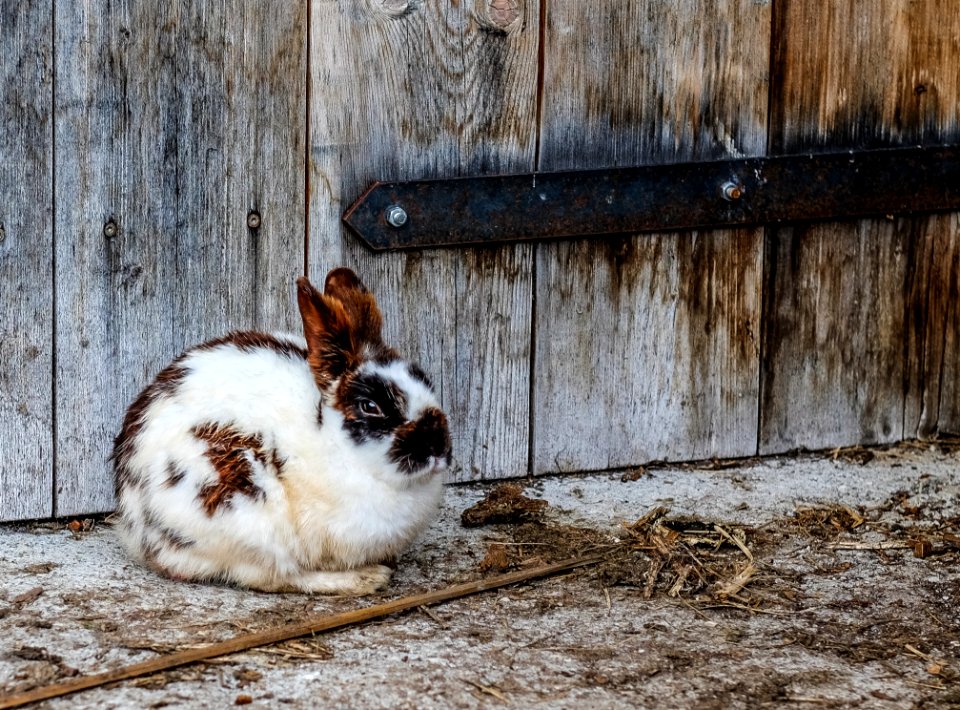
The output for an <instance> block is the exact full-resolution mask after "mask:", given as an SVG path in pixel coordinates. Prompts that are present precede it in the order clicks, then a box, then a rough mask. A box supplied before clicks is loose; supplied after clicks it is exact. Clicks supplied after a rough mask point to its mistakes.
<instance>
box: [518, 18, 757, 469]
mask: <svg viewBox="0 0 960 710" xmlns="http://www.w3.org/2000/svg"><path fill="white" fill-rule="evenodd" d="M547 20H548V21H547V27H546V45H545V76H544V98H543V110H542V117H543V124H542V138H541V161H540V165H539V166H538V167H539V168H540V169H541V170H554V169H567V168H591V167H604V166H620V165H631V164H643V163H654V162H666V161H671V160H702V159H710V158H719V157H725V156H750V155H759V154H762V153H763V152H764V148H765V145H766V121H767V113H766V98H767V97H766V92H767V90H766V77H767V64H768V58H769V57H768V45H767V41H766V39H767V38H768V37H769V28H770V7H769V5H768V4H766V3H753V2H745V1H744V2H733V3H728V2H717V1H714V0H681V1H680V2H671V3H657V2H653V1H652V0H645V1H642V2H635V3H628V4H625V3H619V2H614V1H613V0H604V1H603V2H591V3H551V4H550V5H549V8H548V15H547ZM663 199H664V200H669V199H670V195H664V196H663ZM762 246H763V241H762V232H761V230H736V231H729V230H728V231H718V232H713V233H709V234H707V233H704V234H669V235H648V236H642V237H634V238H631V239H626V240H621V241H619V242H615V243H607V244H601V243H591V242H571V243H565V244H557V245H541V246H539V247H538V256H537V307H536V319H535V322H536V338H535V339H536V354H535V364H534V368H533V371H534V376H535V385H534V401H533V407H534V411H535V412H536V417H535V424H534V439H535V444H534V457H533V458H534V461H533V470H534V472H535V473H547V472H551V471H568V470H583V469H602V468H609V467H616V466H624V465H630V464H637V463H641V462H644V461H648V460H651V459H691V458H702V457H708V456H737V455H748V454H752V453H754V452H755V451H756V444H757V442H756V435H757V384H758V360H759V341H758V338H757V333H758V332H759V324H758V318H759V312H760V274H761V269H760V267H761V260H762Z"/></svg>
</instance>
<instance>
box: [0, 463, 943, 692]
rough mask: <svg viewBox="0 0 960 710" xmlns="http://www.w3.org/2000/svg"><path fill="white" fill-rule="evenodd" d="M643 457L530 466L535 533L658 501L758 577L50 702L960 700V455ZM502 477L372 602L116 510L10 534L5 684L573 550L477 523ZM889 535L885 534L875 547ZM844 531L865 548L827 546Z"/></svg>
mask: <svg viewBox="0 0 960 710" xmlns="http://www.w3.org/2000/svg"><path fill="white" fill-rule="evenodd" d="M868 459H869V460H868ZM639 473H641V474H642V475H640V476H639V477H638V478H637V480H622V478H626V479H629V478H631V476H622V475H621V474H619V473H618V474H598V475H589V476H579V477H563V478H548V479H542V480H536V481H527V482H525V485H526V493H527V495H529V496H531V497H537V498H542V499H545V500H546V501H547V502H548V503H549V508H548V510H547V512H546V514H545V516H544V518H543V521H542V522H541V523H540V525H541V526H543V529H544V531H548V532H549V531H553V532H552V533H551V534H553V533H556V532H558V531H559V535H560V537H564V536H565V537H566V538H567V539H568V542H569V541H573V542H574V543H575V541H576V540H577V539H579V538H577V537H576V536H577V535H580V534H583V535H586V537H584V538H583V539H587V538H588V537H590V536H591V535H593V536H594V537H590V539H593V540H597V539H602V540H605V541H607V542H608V543H609V544H610V545H617V544H621V543H623V541H624V540H626V539H627V538H628V537H629V535H628V534H627V533H626V532H625V530H624V528H623V524H624V523H630V522H633V521H635V520H637V519H638V518H639V517H640V516H642V515H643V514H644V513H645V512H646V511H648V510H650V509H651V508H653V507H654V506H665V507H667V508H669V509H670V516H673V517H678V518H679V517H683V516H686V517H688V518H695V519H696V520H698V521H702V522H703V521H716V522H720V523H722V525H723V526H724V527H725V529H727V530H735V529H736V530H739V529H743V530H745V531H747V532H745V533H744V534H745V535H747V537H745V538H744V539H745V540H746V546H747V547H748V548H749V547H752V548H753V554H754V556H755V562H756V563H757V565H758V569H759V573H758V574H757V576H756V577H755V578H754V579H753V580H752V581H751V582H750V583H749V584H748V585H747V586H746V587H745V588H744V589H743V590H742V592H741V593H740V594H738V595H736V596H735V597H733V598H734V599H736V602H735V603H734V602H730V603H723V604H720V603H717V597H716V595H714V596H712V597H711V596H710V595H709V594H704V593H703V590H700V591H699V592H697V593H693V592H691V593H689V594H687V593H685V592H683V591H682V590H680V591H679V592H678V593H677V594H676V595H675V596H670V594H668V593H666V592H665V591H664V589H666V587H663V588H661V587H650V588H647V589H645V588H644V584H642V583H640V582H638V581H637V580H636V579H634V580H633V581H631V579H630V578H628V577H624V576H622V575H620V576H618V574H617V570H613V571H611V570H610V569H607V570H606V571H602V570H599V569H584V570H580V571H577V572H575V573H573V574H570V575H566V576H562V577H555V578H551V579H546V580H542V581H538V582H534V583H530V584H525V585H521V586H517V587H513V588H509V589H505V590H501V591H497V592H490V593H485V594H482V595H480V596H475V597H471V598H469V599H463V600H458V601H454V602H449V603H446V604H443V605H439V606H436V607H434V608H433V609H431V610H427V611H424V610H421V611H417V612H411V613H407V614H404V615H399V616H394V617H390V618H387V619H384V620H381V621H378V622H374V623H370V624H367V625H364V626H359V627H355V628H350V629H346V630H342V631H338V632H333V633H330V634H326V635H320V636H317V637H314V638H308V639H301V640H297V641H292V642H287V643H284V644H280V645H278V646H274V647H269V648H264V649H260V650H255V651H251V652H247V653H243V654H238V655H234V656H229V657H227V658H223V659H220V660H219V661H217V662H214V663H205V664H200V665H197V666H192V667H187V668H183V669H178V670H173V671H169V672H165V673H162V674H159V675H156V676H152V677H148V678H144V679H141V680H138V681H129V682H124V683H120V684H118V685H115V686H113V687H109V688H100V689H96V690H91V691H87V692H83V693H80V694H76V695H73V696H70V697H67V698H62V699H60V700H56V701H51V702H49V703H47V704H45V705H44V707H50V708H65V709H66V708H70V709H71V710H77V709H78V708H146V707H151V708H153V707H164V706H176V707H184V708H208V707H224V706H232V705H234V704H250V705H251V706H252V707H369V708H398V707H400V708H403V707H410V708H449V707H454V708H477V707H486V706H505V707H510V706H514V707H530V706H534V707H551V708H619V707H678V708H680V707H683V708H687V707H698V708H727V707H743V708H748V707H749V708H754V707H765V706H768V707H781V706H788V707H789V706H795V707H877V708H904V707H931V708H932V707H950V706H956V707H960V611H958V610H960V566H958V559H960V555H958V547H957V545H956V544H955V542H951V541H956V540H960V538H957V536H960V452H958V451H956V450H953V451H950V450H946V449H943V448H940V447H936V446H934V447H929V446H919V445H905V446H903V447H899V448H896V449H891V450H886V451H879V450H876V451H871V452H867V453H866V454H864V453H863V452H844V453H843V454H842V455H840V456H829V455H822V456H818V455H809V456H800V457H791V458H774V459H765V460H758V461H747V462H740V463H738V464H736V465H732V466H729V467H728V465H727V464H724V465H723V466H719V467H717V466H713V467H705V468H697V467H693V466H675V467H662V468H656V469H651V470H648V471H644V472H639ZM489 491H490V486H484V485H474V486H460V487H451V488H450V489H448V491H447V498H446V503H445V506H444V509H443V512H442V515H441V517H440V519H439V520H438V521H437V523H436V524H435V525H434V526H433V527H432V528H431V529H430V530H429V531H428V533H427V534H426V535H425V536H424V537H423V538H422V539H421V540H420V541H418V542H417V543H416V545H415V546H414V547H413V548H412V549H411V550H410V551H409V553H408V554H407V555H405V556H404V558H403V559H402V560H401V561H400V568H399V569H398V571H397V574H396V575H395V577H394V582H393V583H392V585H391V587H390V588H389V589H388V590H387V591H386V592H384V593H382V594H380V595H378V596H376V597H372V598H367V599H360V600H358V599H332V598H324V597H309V596H305V595H295V594H289V595H267V594H258V593H253V592H246V591H240V590H236V589H230V588H223V587H212V586H200V585H191V584H182V583H177V582H172V581H168V580H165V579H161V578H159V577H157V576H156V575H154V574H152V573H151V572H149V571H147V570H145V569H142V568H140V567H139V566H137V565H135V564H133V563H131V562H129V561H128V560H127V559H125V557H124V556H123V554H122V552H121V550H120V549H119V546H118V545H117V543H116V541H115V539H114V537H113V535H112V533H111V531H110V530H109V527H108V526H107V525H105V524H103V523H102V522H101V523H95V524H94V525H93V527H92V529H91V530H86V531H85V530H79V531H71V530H70V529H69V528H68V527H66V525H64V524H63V523H58V524H54V523H47V524H32V525H8V526H5V527H2V528H0V575H2V577H0V578H2V579H3V585H2V591H0V696H2V694H4V693H10V692H13V691H16V690H23V689H27V688H30V687H34V686H37V685H43V684H47V683H51V682H55V681H57V680H62V679H66V678H69V677H72V676H75V675H76V674H78V673H80V674H87V673H96V672H101V671H104V670H107V669H111V668H114V667H117V666H120V665H124V664H129V663H134V662H137V661H141V660H145V659H147V658H150V657H154V656H155V655H156V654H158V653H164V652H170V651H173V650H177V649H182V648H185V647H189V646H193V645H200V644H205V643H210V642H214V641H220V640H223V639H226V638H229V637H232V636H234V635H236V634H240V633H243V632H246V631H253V630H261V629H265V628H269V627H271V626H276V625H280V624H284V623H290V622H295V621H302V620H303V619H304V618H305V617H307V616H310V615H316V614H321V613H325V612H332V611H341V610H345V609H350V608H355V607H357V606H365V605H369V604H373V603H377V602H379V601H384V600H387V599H392V598H395V597H399V596H403V595H407V594H411V593H414V592H417V591H426V590H429V589H437V588H440V587H443V586H446V585H448V584H451V583H455V582H462V581H466V580H470V579H476V578H478V577H480V576H482V574H483V573H484V572H483V571H482V570H484V569H487V568H488V567H489V566H490V565H489V559H490V558H489V557H488V552H490V549H491V545H494V544H495V543H500V544H502V547H501V548H499V549H500V550H501V551H502V550H506V551H508V552H509V553H510V555H511V559H513V561H514V562H517V563H518V564H521V565H522V564H525V563H528V564H529V563H534V562H536V561H539V560H545V559H551V556H552V553H554V552H556V554H557V555H559V554H560V551H559V550H554V549H553V547H554V546H555V545H554V543H553V542H550V540H553V539H555V538H551V537H550V536H549V535H547V536H545V537H544V538H543V540H545V542H536V541H535V540H534V541H532V539H531V538H530V536H529V534H530V530H531V528H530V527H529V526H527V528H526V532H525V533H524V535H526V537H523V536H521V534H520V532H518V531H519V528H517V526H511V525H496V526H487V527H480V528H471V529H467V528H463V527H462V526H461V525H460V514H461V512H462V511H463V510H464V509H466V508H468V507H469V506H471V505H473V504H475V503H476V502H477V501H478V500H480V499H481V498H483V497H484V496H485V495H486V494H487V493H488V492H489ZM838 504H839V505H843V506H850V507H851V510H853V511H854V512H855V513H856V515H859V516H862V518H863V519H864V521H865V522H864V524H862V525H859V526H858V527H856V529H849V528H846V527H844V528H842V529H839V528H838V529H836V530H835V531H833V532H831V528H830V524H829V521H828V522H827V523H824V525H822V526H820V527H819V528H816V529H814V528H810V529H807V528H805V527H804V526H802V525H798V524H797V520H798V518H797V510H798V509H804V508H809V507H811V506H813V507H817V506H833V505H838ZM838 510H839V509H838ZM74 527H77V526H76V525H75V526H74ZM708 527H709V526H708ZM591 531H592V532H591ZM534 532H536V529H534ZM555 537H556V536H555ZM919 537H922V538H924V539H925V540H927V541H928V542H929V543H930V547H929V550H928V551H929V554H926V552H924V553H923V554H924V555H925V556H923V557H916V556H915V554H914V549H913V543H914V542H915V541H916V540H917V539H918V538H919ZM558 539H559V538H558ZM881 542H884V543H887V544H888V546H889V545H890V544H891V543H892V544H893V547H892V548H891V549H886V550H880V549H865V548H871V547H872V548H878V547H880V545H879V543H881ZM850 543H852V544H854V545H857V546H859V548H861V549H852V550H847V549H837V547H838V545H841V544H850ZM691 549H692V548H691ZM698 549H699V548H698ZM566 552H569V550H565V551H564V553H566ZM714 552H715V551H711V550H704V551H703V552H702V554H703V555H704V556H709V555H712V554H714ZM631 554H632V555H633V557H631V558H630V559H631V560H634V561H636V564H638V565H647V566H648V567H649V565H650V562H649V561H648V558H647V557H645V556H644V555H645V554H646V553H643V552H634V553H631ZM697 554H701V553H697ZM718 554H720V553H718ZM722 554H726V555H728V556H730V559H731V560H732V559H733V556H736V555H741V554H743V553H742V552H740V551H739V550H737V549H736V548H734V547H732V546H730V550H728V551H727V552H723V553H722ZM554 556H555V555H554ZM624 559H626V558H624ZM704 559H706V557H704ZM485 560H487V562H486V563H485V562H484V561H485ZM631 564H632V563H631ZM695 564H697V563H695ZM668 581H669V580H668ZM678 585H679V582H678ZM667 586H669V585H667ZM678 589H679V586H678ZM647 597H649V598H647Z"/></svg>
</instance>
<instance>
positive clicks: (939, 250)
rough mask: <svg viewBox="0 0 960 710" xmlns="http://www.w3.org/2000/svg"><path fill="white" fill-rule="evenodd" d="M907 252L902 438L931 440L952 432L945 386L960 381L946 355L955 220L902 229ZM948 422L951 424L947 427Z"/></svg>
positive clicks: (957, 264) (959, 256)
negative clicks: (906, 243) (904, 232)
mask: <svg viewBox="0 0 960 710" xmlns="http://www.w3.org/2000/svg"><path fill="white" fill-rule="evenodd" d="M902 226H903V228H904V229H905V230H906V235H907V239H908V243H909V244H910V247H909V248H908V249H907V250H906V254H905V256H906V258H907V259H908V263H907V264H906V277H907V278H906V284H905V289H906V290H905V297H906V300H905V302H904V304H903V305H904V308H905V316H904V317H905V322H906V324H907V327H906V348H905V350H904V366H905V393H906V400H905V401H904V407H903V437H904V438H908V439H909V438H913V437H917V438H920V439H933V438H936V436H937V434H939V433H940V430H941V428H943V429H944V430H945V431H952V426H956V424H955V422H956V421H957V419H956V417H955V416H953V417H952V418H951V413H953V412H956V411H957V409H956V404H955V403H954V402H952V401H951V399H950V394H951V393H950V383H949V381H950V380H954V381H955V380H957V379H958V378H960V363H958V362H957V360H956V358H955V357H952V353H951V351H950V350H949V345H948V341H949V340H950V338H951V331H953V332H955V331H956V330H957V328H958V325H960V323H958V321H957V320H956V319H957V315H958V314H957V311H956V307H955V303H956V299H957V295H958V294H957V279H958V277H960V214H956V213H954V214H950V215H936V216H932V217H929V218H927V219H923V220H907V221H905V222H904V223H903V225H902ZM951 421H952V422H954V424H953V425H951Z"/></svg>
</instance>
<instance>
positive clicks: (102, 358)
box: [55, 0, 306, 515]
mask: <svg viewBox="0 0 960 710" xmlns="http://www.w3.org/2000/svg"><path fill="white" fill-rule="evenodd" d="M56 33H57V37H56V47H57V59H56V62H57V88H56V116H57V120H56V149H57V164H58V171H57V172H58V175H57V189H56V200H57V205H58V211H57V235H58V239H57V245H56V259H57V274H56V281H57V284H58V288H59V292H58V299H59V308H58V312H57V353H58V356H57V373H56V378H57V391H58V401H57V417H58V442H57V446H58V458H57V507H56V511H55V512H56V514H57V515H67V514H75V513H80V512H94V511H101V510H108V509H110V508H112V506H113V484H112V476H111V472H110V470H109V466H108V463H107V456H108V455H109V452H110V447H111V444H112V438H113V436H114V435H115V434H116V432H117V430H118V428H119V425H120V419H121V416H122V413H123V411H124V409H125V408H126V406H127V405H128V404H129V402H130V401H131V400H132V398H133V397H134V396H135V395H136V393H137V392H138V391H139V390H140V389H141V388H142V387H143V386H145V385H146V384H147V382H149V381H150V379H151V378H152V377H153V376H154V374H156V372H157V370H158V369H159V368H160V367H162V366H163V365H164V364H165V363H166V362H167V361H168V360H169V359H170V358H171V357H173V356H174V355H176V354H177V353H178V352H180V351H181V350H182V349H183V348H184V347H186V346H189V345H191V344H193V343H194V342H196V341H199V340H202V339H206V338H209V337H212V336H215V335H219V334H222V333H223V332H225V331H227V330H228V329H233V328H251V327H261V328H268V329H274V328H279V329H289V328H293V326H294V325H295V324H296V322H297V318H296V314H295V308H294V307H293V306H292V301H291V299H292V294H293V286H292V283H293V280H294V278H295V277H296V275H298V274H299V273H301V272H302V269H303V249H304V247H303V233H304V222H303V220H304V213H303V207H302V205H303V204H304V199H305V198H304V192H303V184H304V166H303V154H304V150H305V145H304V136H305V132H306V128H305V113H306V108H305V103H304V101H305V100H304V95H305V81H306V65H305V61H306V58H305V57H306V55H305V52H306V9H305V7H303V6H302V4H294V3H278V4H270V5H265V4H263V3H260V2H255V1H254V0H219V1H218V2H213V3H210V2H200V1H199V0H198V1H197V2H184V3H174V4H167V3H159V4H158V3H126V2H123V3H111V4H109V5H100V4H96V3H94V4H91V3H83V2H58V3H57V4H56ZM251 210H257V211H259V213H260V215H261V218H262V226H261V227H260V228H259V230H251V229H249V228H248V226H247V216H248V212H249V211H251ZM111 220H112V221H114V222H115V223H116V224H117V225H118V233H117V235H116V236H114V237H112V238H108V237H105V236H104V224H105V223H107V222H108V221H111Z"/></svg>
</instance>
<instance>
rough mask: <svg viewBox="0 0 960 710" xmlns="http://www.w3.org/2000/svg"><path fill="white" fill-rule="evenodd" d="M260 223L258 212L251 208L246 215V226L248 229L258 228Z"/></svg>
mask: <svg viewBox="0 0 960 710" xmlns="http://www.w3.org/2000/svg"><path fill="white" fill-rule="evenodd" d="M261 224H262V220H261V219H260V213H259V212H257V211H256V210H251V211H250V214H248V215H247V226H248V227H249V228H250V229H260V225H261Z"/></svg>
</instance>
